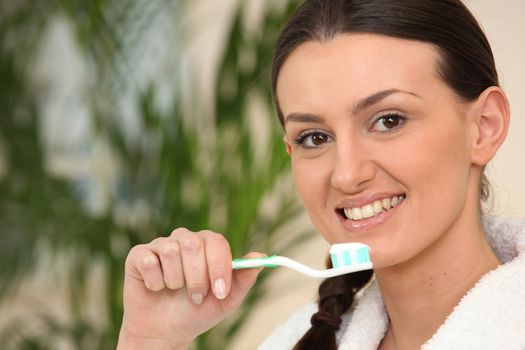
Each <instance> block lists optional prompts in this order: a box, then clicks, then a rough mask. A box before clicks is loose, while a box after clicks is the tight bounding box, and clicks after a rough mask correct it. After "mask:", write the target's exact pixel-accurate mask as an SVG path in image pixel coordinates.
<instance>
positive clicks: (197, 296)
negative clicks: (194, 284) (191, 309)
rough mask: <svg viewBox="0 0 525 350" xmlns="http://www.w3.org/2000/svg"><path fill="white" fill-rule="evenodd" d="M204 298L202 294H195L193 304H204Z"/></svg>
mask: <svg viewBox="0 0 525 350" xmlns="http://www.w3.org/2000/svg"><path fill="white" fill-rule="evenodd" d="M202 298H203V296H202V293H193V294H192V295H191V300H193V302H194V303H195V304H197V305H198V304H202Z"/></svg>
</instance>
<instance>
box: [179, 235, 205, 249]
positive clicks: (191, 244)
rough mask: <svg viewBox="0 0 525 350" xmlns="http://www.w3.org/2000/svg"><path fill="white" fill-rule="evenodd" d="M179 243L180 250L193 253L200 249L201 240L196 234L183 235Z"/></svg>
mask: <svg viewBox="0 0 525 350" xmlns="http://www.w3.org/2000/svg"><path fill="white" fill-rule="evenodd" d="M180 244H181V249H182V251H184V252H186V253H195V252H197V251H199V250H201V249H202V240H201V239H200V238H199V237H197V236H196V235H190V236H187V237H184V238H183V239H181V241H180Z"/></svg>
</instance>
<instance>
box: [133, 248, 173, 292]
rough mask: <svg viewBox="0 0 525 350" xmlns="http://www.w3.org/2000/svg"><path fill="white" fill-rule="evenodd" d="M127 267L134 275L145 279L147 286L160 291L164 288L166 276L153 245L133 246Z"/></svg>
mask: <svg viewBox="0 0 525 350" xmlns="http://www.w3.org/2000/svg"><path fill="white" fill-rule="evenodd" d="M126 264H127V265H128V267H127V269H126V270H128V271H129V274H130V275H131V276H132V277H135V278H138V279H141V280H143V281H144V284H145V285H146V288H148V289H149V290H152V291H159V290H161V289H163V288H164V286H165V285H164V278H163V274H162V268H161V265H160V261H159V258H158V257H157V255H156V254H155V253H154V252H153V251H152V249H151V246H148V245H138V246H135V247H134V248H132V250H131V251H130V254H129V256H128V259H126Z"/></svg>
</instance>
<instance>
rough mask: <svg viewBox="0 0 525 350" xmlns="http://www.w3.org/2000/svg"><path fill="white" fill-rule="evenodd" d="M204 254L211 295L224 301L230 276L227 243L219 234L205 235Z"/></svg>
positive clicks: (229, 255) (210, 233)
mask: <svg viewBox="0 0 525 350" xmlns="http://www.w3.org/2000/svg"><path fill="white" fill-rule="evenodd" d="M204 244H205V252H206V262H207V265H208V273H209V278H210V284H211V287H212V290H213V294H215V297H216V298H217V299H220V300H222V299H224V298H226V296H227V295H228V293H229V292H230V286H231V276H232V255H231V250H230V245H229V244H228V241H227V240H226V239H225V238H224V237H223V236H222V235H220V234H217V233H213V232H209V231H208V232H206V233H205V239H204Z"/></svg>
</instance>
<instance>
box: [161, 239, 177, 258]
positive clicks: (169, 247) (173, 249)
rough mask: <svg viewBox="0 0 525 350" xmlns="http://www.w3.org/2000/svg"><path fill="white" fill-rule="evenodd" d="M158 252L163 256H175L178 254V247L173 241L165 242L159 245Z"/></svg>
mask: <svg viewBox="0 0 525 350" xmlns="http://www.w3.org/2000/svg"><path fill="white" fill-rule="evenodd" d="M160 254H161V255H162V256H163V257H165V258H175V257H177V256H179V255H180V247H179V245H178V244H177V243H175V242H166V243H164V244H163V245H162V246H161V248H160Z"/></svg>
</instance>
